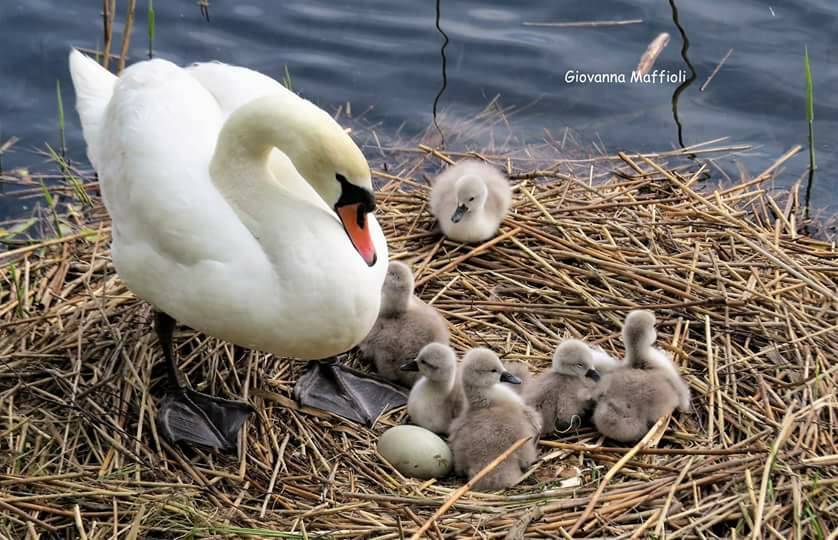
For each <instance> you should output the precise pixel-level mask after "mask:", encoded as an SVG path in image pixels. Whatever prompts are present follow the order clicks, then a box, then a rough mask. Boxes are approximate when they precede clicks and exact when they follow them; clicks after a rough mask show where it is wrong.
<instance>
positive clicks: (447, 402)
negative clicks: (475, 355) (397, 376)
mask: <svg viewBox="0 0 838 540" xmlns="http://www.w3.org/2000/svg"><path fill="white" fill-rule="evenodd" d="M401 369H402V371H418V372H419V374H420V375H421V377H420V379H419V380H418V381H416V384H414V385H413V389H412V390H411V391H410V396H409V397H408V400H407V413H408V414H409V415H410V420H411V422H413V423H414V424H416V425H418V426H422V427H423V428H425V429H429V430H431V431H433V432H435V433H448V428H449V427H450V426H451V421H452V420H454V418H455V417H456V416H457V415H459V414H460V413H461V412H462V410H463V408H464V406H465V394H464V393H463V386H462V384H461V383H460V380H459V376H458V373H457V371H458V370H457V355H456V354H455V353H454V351H453V350H452V349H451V347H448V346H447V345H443V344H441V343H429V344H427V345H425V346H424V347H423V348H422V350H421V351H419V354H418V355H417V356H416V360H413V361H412V362H408V363H407V364H405V365H403V366H402V367H401Z"/></svg>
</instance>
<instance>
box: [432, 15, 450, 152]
mask: <svg viewBox="0 0 838 540" xmlns="http://www.w3.org/2000/svg"><path fill="white" fill-rule="evenodd" d="M440 4H441V0H436V19H435V21H434V22H435V24H436V30H437V32H439V33H440V34H442V38H443V42H442V48H441V49H440V50H439V54H440V56H441V57H442V87H441V88H440V89H439V92H437V94H436V97H434V104H433V117H434V127H435V128H436V130H437V131H438V132H439V137H440V143H439V146H440V148H445V134H444V133H442V129H440V127H439V123H437V118H436V114H437V106H438V105H439V100H440V98H441V97H442V94H443V93H444V92H445V89H446V88H448V69H447V59H446V57H445V48H446V47H447V46H448V41H449V40H448V34H446V33H445V32H444V31H443V30H442V27H441V26H440V24H439V19H440V16H441V13H442V8H441V5H440Z"/></svg>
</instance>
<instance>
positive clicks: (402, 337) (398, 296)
mask: <svg viewBox="0 0 838 540" xmlns="http://www.w3.org/2000/svg"><path fill="white" fill-rule="evenodd" d="M448 337H449V336H448V323H447V322H446V321H445V319H444V318H443V317H442V315H440V314H439V313H438V312H437V311H436V310H435V309H434V308H432V307H431V306H429V305H428V304H426V303H424V302H423V301H421V300H420V299H418V298H416V297H415V296H414V295H413V272H411V271H410V268H409V267H408V266H407V265H406V264H404V263H401V262H398V261H392V262H390V265H389V267H388V268H387V277H386V278H385V279H384V285H383V287H382V289H381V308H380V309H379V312H378V319H377V320H376V321H375V325H373V327H372V330H370V333H369V334H368V335H367V337H365V338H364V340H363V341H362V342H361V343H360V344H359V345H358V348H359V349H360V351H361V354H362V356H364V358H368V359H372V360H373V362H375V368H376V370H378V373H379V374H380V375H381V376H382V377H385V378H386V379H389V380H391V381H394V382H399V383H401V384H404V385H405V386H408V387H410V386H413V383H414V382H415V381H416V379H417V378H418V374H417V372H409V371H401V370H400V369H399V368H400V367H401V366H402V365H403V364H404V363H406V362H409V361H410V360H413V359H414V358H416V355H417V354H419V351H420V350H421V349H422V347H424V346H425V345H427V344H428V343H432V342H433V343H442V344H444V345H448Z"/></svg>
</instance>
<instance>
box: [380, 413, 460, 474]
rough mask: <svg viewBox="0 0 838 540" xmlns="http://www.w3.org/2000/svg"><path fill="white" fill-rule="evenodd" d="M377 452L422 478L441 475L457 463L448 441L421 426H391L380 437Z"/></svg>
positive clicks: (399, 468) (403, 472) (402, 469)
mask: <svg viewBox="0 0 838 540" xmlns="http://www.w3.org/2000/svg"><path fill="white" fill-rule="evenodd" d="M378 452H379V453H380V454H381V456H382V457H383V458H384V459H386V460H387V461H389V462H390V463H392V464H393V466H394V467H395V468H396V469H398V471H399V472H400V473H402V474H403V475H405V476H409V477H413V478H421V479H423V480H424V479H428V478H442V477H444V476H446V475H448V473H450V472H451V468H452V466H453V465H454V456H453V455H452V454H451V449H450V448H448V445H447V444H446V443H445V441H443V440H442V439H440V438H439V436H437V435H436V434H435V433H433V432H431V431H428V430H427V429H425V428H422V427H419V426H395V427H392V428H390V429H388V430H387V431H385V432H384V433H383V434H382V435H381V438H380V439H379V440H378Z"/></svg>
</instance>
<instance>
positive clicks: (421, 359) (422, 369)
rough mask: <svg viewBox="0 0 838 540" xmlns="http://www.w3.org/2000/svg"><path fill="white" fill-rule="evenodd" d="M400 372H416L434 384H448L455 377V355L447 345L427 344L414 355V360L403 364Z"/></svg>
mask: <svg viewBox="0 0 838 540" xmlns="http://www.w3.org/2000/svg"><path fill="white" fill-rule="evenodd" d="M401 370H402V371H418V372H419V373H421V374H422V375H423V376H424V377H426V378H427V379H428V380H431V381H434V382H448V381H451V380H453V379H454V376H455V375H456V371H457V355H456V354H454V351H453V350H452V349H451V347H449V346H447V345H443V344H442V343H428V344H427V345H425V346H424V347H422V350H420V351H419V354H418V355H416V360H413V361H411V362H408V363H406V364H404V365H403V366H402V367H401Z"/></svg>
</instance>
